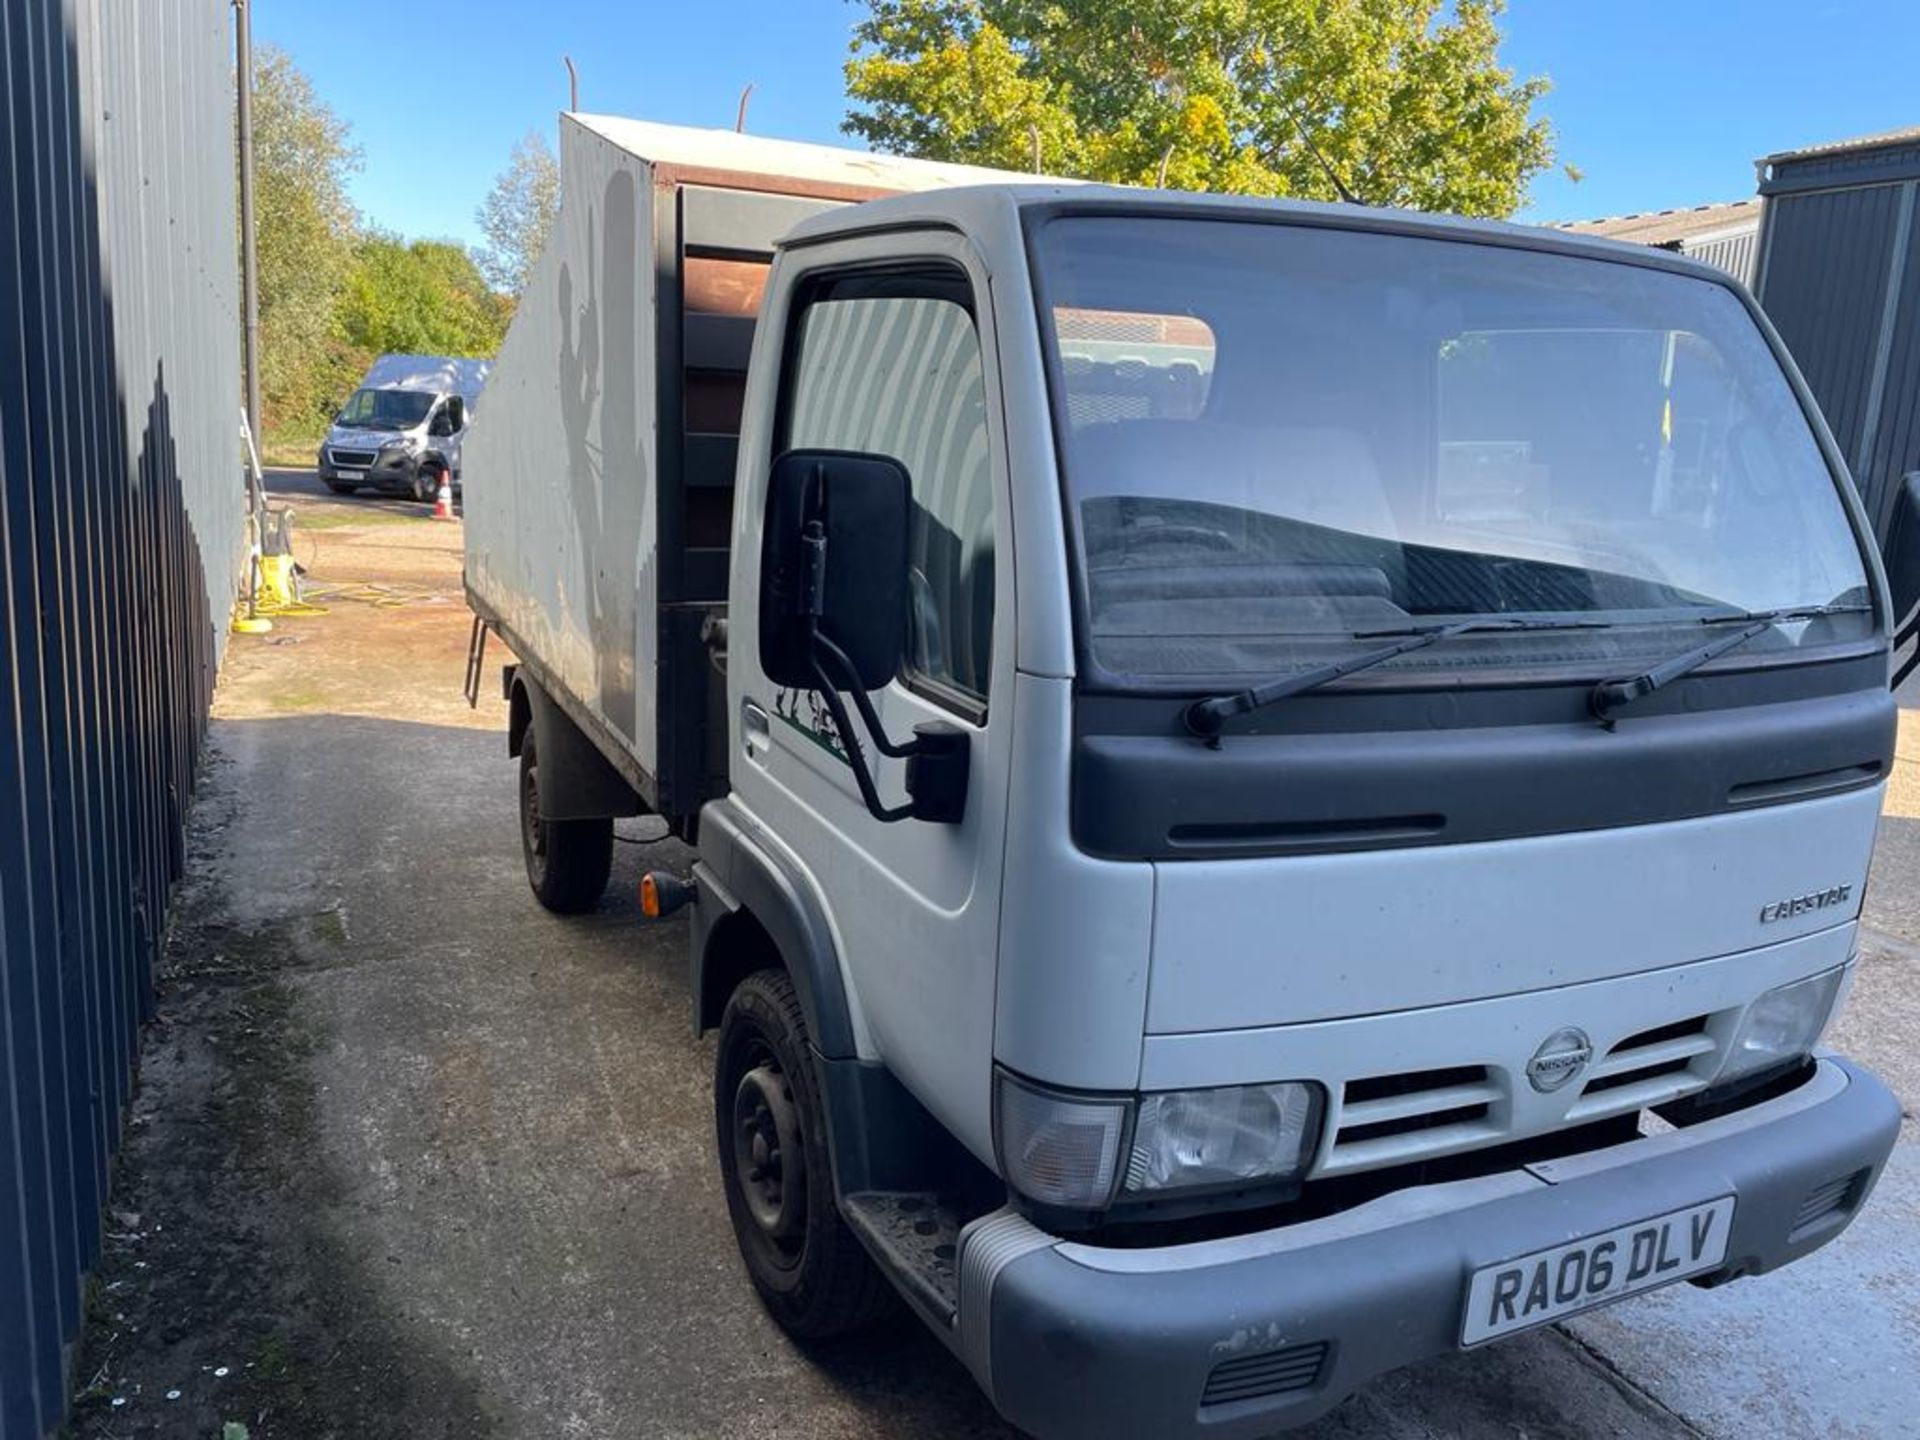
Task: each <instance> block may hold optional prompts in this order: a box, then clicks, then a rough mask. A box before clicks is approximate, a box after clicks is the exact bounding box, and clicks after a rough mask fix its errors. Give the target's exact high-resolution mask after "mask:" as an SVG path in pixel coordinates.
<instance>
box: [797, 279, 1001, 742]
mask: <svg viewBox="0 0 1920 1440" xmlns="http://www.w3.org/2000/svg"><path fill="white" fill-rule="evenodd" d="M803 304H804V308H803V309H802V310H801V311H800V315H799V319H798V322H797V325H796V328H795V332H794V343H793V347H792V351H791V354H792V361H791V371H790V378H789V383H788V390H787V405H786V419H785V425H784V431H785V435H784V444H783V446H782V448H783V449H810V450H811V449H819V450H850V451H857V452H860V453H863V454H872V455H885V456H888V457H889V458H891V459H893V460H897V461H899V462H900V464H901V465H903V466H905V467H906V471H907V475H908V478H909V480H910V481H911V483H912V490H913V516H912V538H911V549H910V554H909V560H908V565H909V574H908V582H909V583H908V588H909V591H910V594H911V596H912V604H911V616H910V620H909V626H908V644H907V677H906V678H907V679H908V681H909V683H910V684H913V683H914V682H920V683H918V684H915V688H919V689H927V690H930V691H931V692H933V694H934V696H935V698H944V699H947V700H949V701H959V702H961V703H960V705H959V708H961V709H963V710H968V709H977V708H978V707H979V706H980V705H981V704H982V703H983V702H984V701H985V700H986V697H987V677H988V675H989V673H990V672H991V668H992V657H993V567H994V554H993V467H992V463H991V453H990V451H989V449H988V443H987V400H986V386H985V382H984V380H983V378H982V373H981V355H980V338H979V334H978V332H977V331H976V330H975V328H974V323H973V316H972V313H971V310H970V302H969V299H968V293H967V287H966V282H965V280H964V278H962V277H960V276H958V275H950V274H948V273H947V272H944V271H941V272H937V273H931V274H928V273H916V274H906V275H902V274H888V275H875V274H872V273H863V274H859V275H849V276H845V277H840V278H838V279H835V280H831V281H827V282H825V283H821V284H816V285H815V286H813V287H812V288H811V289H810V291H809V292H808V295H807V297H806V298H805V300H804V301H803Z"/></svg>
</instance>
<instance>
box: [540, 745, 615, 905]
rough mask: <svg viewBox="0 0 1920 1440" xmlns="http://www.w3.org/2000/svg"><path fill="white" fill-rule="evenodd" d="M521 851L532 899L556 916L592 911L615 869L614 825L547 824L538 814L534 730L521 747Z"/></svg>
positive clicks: (600, 820)
mask: <svg viewBox="0 0 1920 1440" xmlns="http://www.w3.org/2000/svg"><path fill="white" fill-rule="evenodd" d="M520 851H521V854H522V856H523V857H524V858H525V860H526V862H527V884H529V885H531V886H532V887H533V893H534V897H535V898H536V899H538V900H539V902H540V903H541V904H542V905H544V906H546V907H547V909H549V910H551V911H553V912H554V913H555V914H559V915H572V914H576V913H578V912H579V911H582V910H591V909H592V908H593V907H594V906H595V905H597V904H598V903H599V902H600V896H601V895H602V894H603V893H604V892H605V890H606V888H607V875H608V873H609V872H610V871H611V870H612V869H613V821H612V819H610V818H608V817H604V816H602V817H596V818H591V819H586V820H549V819H546V818H544V817H543V816H542V815H541V814H540V754H539V750H538V749H537V748H536V746H535V745H534V740H533V730H532V729H531V728H529V729H528V730H527V734H526V738H525V739H524V740H522V741H521V743H520Z"/></svg>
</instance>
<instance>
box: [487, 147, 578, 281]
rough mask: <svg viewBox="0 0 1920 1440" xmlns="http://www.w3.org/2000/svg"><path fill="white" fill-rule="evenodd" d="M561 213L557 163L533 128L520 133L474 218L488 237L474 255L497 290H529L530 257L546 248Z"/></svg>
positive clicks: (531, 265)
mask: <svg viewBox="0 0 1920 1440" xmlns="http://www.w3.org/2000/svg"><path fill="white" fill-rule="evenodd" d="M559 213H560V162H559V161H557V160H555V159H554V158H553V151H552V150H551V149H549V148H548V146H547V141H546V137H545V136H543V135H542V134H540V132H539V131H537V130H529V131H528V132H527V133H526V134H525V135H523V136H521V137H520V139H519V141H518V142H517V143H516V144H515V145H514V147H513V154H512V155H511V156H510V157H508V160H507V168H506V169H504V170H502V171H501V172H500V173H499V174H498V175H497V176H495V177H494V181H493V188H492V189H491V190H489V191H488V192H487V198H486V199H485V200H483V201H481V202H480V209H479V210H478V211H477V212H476V213H475V215H474V219H475V220H476V221H478V222H479V225H480V233H481V234H482V235H485V236H486V237H487V244H486V248H485V249H484V250H482V251H481V252H480V253H479V254H478V255H476V256H475V257H474V258H475V259H476V260H478V261H479V262H480V270H481V273H482V274H484V275H485V276H486V277H487V280H488V282H489V283H490V284H492V285H493V287H494V288H495V289H497V290H504V291H505V292H506V293H507V294H509V295H512V296H515V297H518V296H519V295H520V294H521V293H522V292H523V291H525V290H526V288H527V277H528V276H529V275H531V274H532V273H533V264H534V261H536V260H538V259H539V258H540V252H541V251H542V250H544V249H546V246H547V236H548V235H550V234H552V233H553V220H554V217H555V216H556V215H558V214H559Z"/></svg>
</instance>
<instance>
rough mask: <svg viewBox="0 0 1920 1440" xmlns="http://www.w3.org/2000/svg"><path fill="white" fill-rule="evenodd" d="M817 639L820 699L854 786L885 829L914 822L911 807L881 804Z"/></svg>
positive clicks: (815, 675)
mask: <svg viewBox="0 0 1920 1440" xmlns="http://www.w3.org/2000/svg"><path fill="white" fill-rule="evenodd" d="M813 638H814V642H815V647H816V648H815V650H814V655H813V678H814V680H815V682H816V684H817V686H818V688H819V691H820V698H821V699H822V700H824V701H825V702H826V705H827V713H828V714H829V715H831V716H833V728H834V729H835V730H836V731H838V732H839V734H840V743H841V744H842V745H844V746H845V747H846V751H847V764H848V765H849V766H850V767H851V768H852V770H853V779H854V783H855V784H856V785H858V786H859V787H860V798H861V799H862V800H864V801H865V802H866V806H867V813H868V814H870V815H872V816H873V818H874V819H876V820H878V821H880V822H881V823H882V824H884V825H891V824H893V823H894V822H895V821H898V820H910V819H912V818H913V806H912V804H911V803H909V804H906V805H901V806H898V807H896V808H894V809H892V810H889V809H888V808H887V807H886V806H884V805H882V804H881V803H880V790H879V787H878V786H876V785H875V784H874V783H873V775H872V772H870V771H869V770H868V769H867V757H866V756H865V755H864V754H862V753H861V750H860V742H859V740H858V738H856V737H855V735H854V733H853V721H852V719H851V718H850V717H849V716H848V715H847V707H846V706H845V705H843V704H842V703H841V701H840V691H839V688H838V687H837V686H835V684H834V683H833V680H832V678H831V677H829V676H828V674H827V672H826V667H825V666H823V665H822V664H821V663H820V647H821V644H822V640H823V637H822V636H821V634H820V632H819V631H818V630H817V629H816V630H815V631H814V632H813ZM825 643H826V644H828V645H831V644H832V642H831V641H826V642H825ZM834 650H835V653H838V647H837V646H835V647H834ZM842 658H843V659H844V658H845V657H844V656H842ZM854 695H855V696H856V697H857V698H859V699H861V700H865V699H866V696H865V695H863V694H861V692H860V691H859V690H857V689H856V690H855V691H854ZM863 708H868V707H863ZM862 718H863V719H864V718H865V717H864V716H862Z"/></svg>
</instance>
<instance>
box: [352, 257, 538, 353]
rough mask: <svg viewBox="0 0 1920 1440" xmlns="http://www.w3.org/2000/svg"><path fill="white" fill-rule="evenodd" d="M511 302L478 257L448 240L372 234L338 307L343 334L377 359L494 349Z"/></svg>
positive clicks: (355, 347) (358, 350)
mask: <svg viewBox="0 0 1920 1440" xmlns="http://www.w3.org/2000/svg"><path fill="white" fill-rule="evenodd" d="M512 313H513V302H512V301H511V300H510V299H508V298H507V297H506V296H504V295H501V294H499V293H497V292H496V291H494V290H493V289H492V288H491V287H490V286H489V285H488V284H487V282H486V278H485V277H484V276H483V275H481V273H480V269H479V266H478V265H476V264H475V262H474V258H473V257H472V256H471V255H469V254H468V253H467V251H466V250H464V249H462V248H461V247H460V246H458V245H456V244H453V243H452V242H451V241H446V240H415V241H413V242H411V243H409V242H407V241H406V240H403V239H401V238H400V237H399V236H398V235H391V234H386V233H384V232H380V231H374V232H371V233H369V234H368V235H367V236H366V237H365V238H364V239H362V240H361V241H360V244H359V246H358V247H357V248H356V250H355V252H354V263H353V270H352V272H351V273H350V274H349V275H348V277H347V282H346V285H345V287H344V289H343V291H342V294H341V297H340V301H339V304H338V306H337V308H336V311H335V317H334V326H335V333H336V335H337V337H338V338H339V339H340V340H341V341H342V342H343V343H344V344H346V345H347V346H348V347H350V348H351V349H352V350H353V351H354V352H355V353H356V354H358V355H360V356H363V357H364V358H365V360H366V361H367V362H371V360H372V359H373V357H374V356H376V355H381V354H385V353H387V352H390V351H392V352H400V353H404V354H415V355H491V354H493V353H494V352H495V351H496V350H498V349H499V348H500V340H501V337H502V336H504V335H505V334H506V328H507V322H508V320H509V319H510V318H511V317H512Z"/></svg>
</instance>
